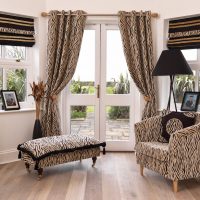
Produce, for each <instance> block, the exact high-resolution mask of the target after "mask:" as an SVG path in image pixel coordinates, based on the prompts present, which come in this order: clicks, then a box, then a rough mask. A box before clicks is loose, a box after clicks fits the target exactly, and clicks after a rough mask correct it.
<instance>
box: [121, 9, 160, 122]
mask: <svg viewBox="0 0 200 200" xmlns="http://www.w3.org/2000/svg"><path fill="white" fill-rule="evenodd" d="M118 14H119V29H120V32H121V37H122V43H123V47H124V54H125V58H126V62H127V65H128V69H129V72H130V75H131V77H132V79H133V81H134V82H135V84H136V86H137V87H138V89H139V91H140V93H141V94H142V95H143V97H144V99H145V101H146V105H145V108H144V110H143V115H142V118H143V119H145V118H149V117H152V116H154V115H156V107H157V106H156V97H155V86H154V81H153V77H152V71H153V68H154V66H153V45H152V31H151V12H149V11H147V12H142V11H141V12H140V14H139V16H138V15H137V12H135V11H132V12H130V13H128V12H125V11H119V13H118ZM127 14H130V15H131V16H126V15H127Z"/></svg>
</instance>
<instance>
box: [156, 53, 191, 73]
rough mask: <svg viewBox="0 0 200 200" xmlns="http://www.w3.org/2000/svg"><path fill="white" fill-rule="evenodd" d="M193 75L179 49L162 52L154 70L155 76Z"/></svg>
mask: <svg viewBox="0 0 200 200" xmlns="http://www.w3.org/2000/svg"><path fill="white" fill-rule="evenodd" d="M178 74H193V73H192V70H191V69H190V66H189V65H188V63H187V61H186V59H185V57H184V56H183V54H182V52H181V51H180V50H178V49H170V50H164V51H162V53H161V55H160V58H159V59H158V62H157V64H156V66H155V68H154V70H153V73H152V75H153V76H167V75H178Z"/></svg>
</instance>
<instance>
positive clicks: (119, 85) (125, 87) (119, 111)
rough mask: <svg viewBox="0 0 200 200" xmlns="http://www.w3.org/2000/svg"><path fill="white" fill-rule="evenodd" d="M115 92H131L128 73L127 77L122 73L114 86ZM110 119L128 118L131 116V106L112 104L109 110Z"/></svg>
mask: <svg viewBox="0 0 200 200" xmlns="http://www.w3.org/2000/svg"><path fill="white" fill-rule="evenodd" d="M113 93H114V94H128V93H130V81H129V80H128V74H126V77H124V76H123V74H120V76H119V80H118V81H115V85H114V88H113ZM108 116H109V118H110V119H128V118H129V107H128V106H110V109H109V111H108Z"/></svg>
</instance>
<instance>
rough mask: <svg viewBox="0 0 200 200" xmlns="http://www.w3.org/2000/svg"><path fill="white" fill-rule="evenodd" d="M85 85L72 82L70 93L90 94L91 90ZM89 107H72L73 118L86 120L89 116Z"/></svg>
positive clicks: (79, 82)
mask: <svg viewBox="0 0 200 200" xmlns="http://www.w3.org/2000/svg"><path fill="white" fill-rule="evenodd" d="M83 84H84V83H83V82H81V81H80V78H79V79H78V81H75V80H72V83H71V87H70V91H71V93H72V94H88V93H89V88H90V87H87V86H84V85H83ZM86 109H87V106H72V107H71V118H72V119H75V118H85V117H86V116H87V110H86Z"/></svg>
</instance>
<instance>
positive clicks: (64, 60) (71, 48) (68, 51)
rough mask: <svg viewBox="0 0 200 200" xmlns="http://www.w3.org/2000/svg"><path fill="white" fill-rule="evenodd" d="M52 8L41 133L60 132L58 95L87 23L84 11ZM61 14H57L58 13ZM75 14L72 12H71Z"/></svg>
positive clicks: (68, 77)
mask: <svg viewBox="0 0 200 200" xmlns="http://www.w3.org/2000/svg"><path fill="white" fill-rule="evenodd" d="M68 13H69V15H65V14H66V12H65V11H62V12H61V13H59V11H51V12H50V17H49V22H48V47H47V49H48V52H47V57H48V59H47V66H48V70H47V90H46V94H45V96H47V97H48V98H44V102H43V109H42V113H41V118H42V119H41V122H42V123H41V125H42V132H43V136H54V135H61V128H60V113H59V108H58V102H57V101H56V98H55V99H54V98H52V97H53V96H58V95H59V94H60V92H61V91H62V90H63V89H64V88H65V86H66V85H67V84H68V82H69V81H70V80H71V78H72V77H73V75H74V72H75V69H76V65H77V62H78V57H79V52H80V48H81V42H82V37H83V32H84V27H85V22H86V16H84V15H83V14H85V12H84V11H75V12H72V11H69V12H68ZM58 14H60V15H58ZM70 14H75V15H73V16H72V15H70Z"/></svg>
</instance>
